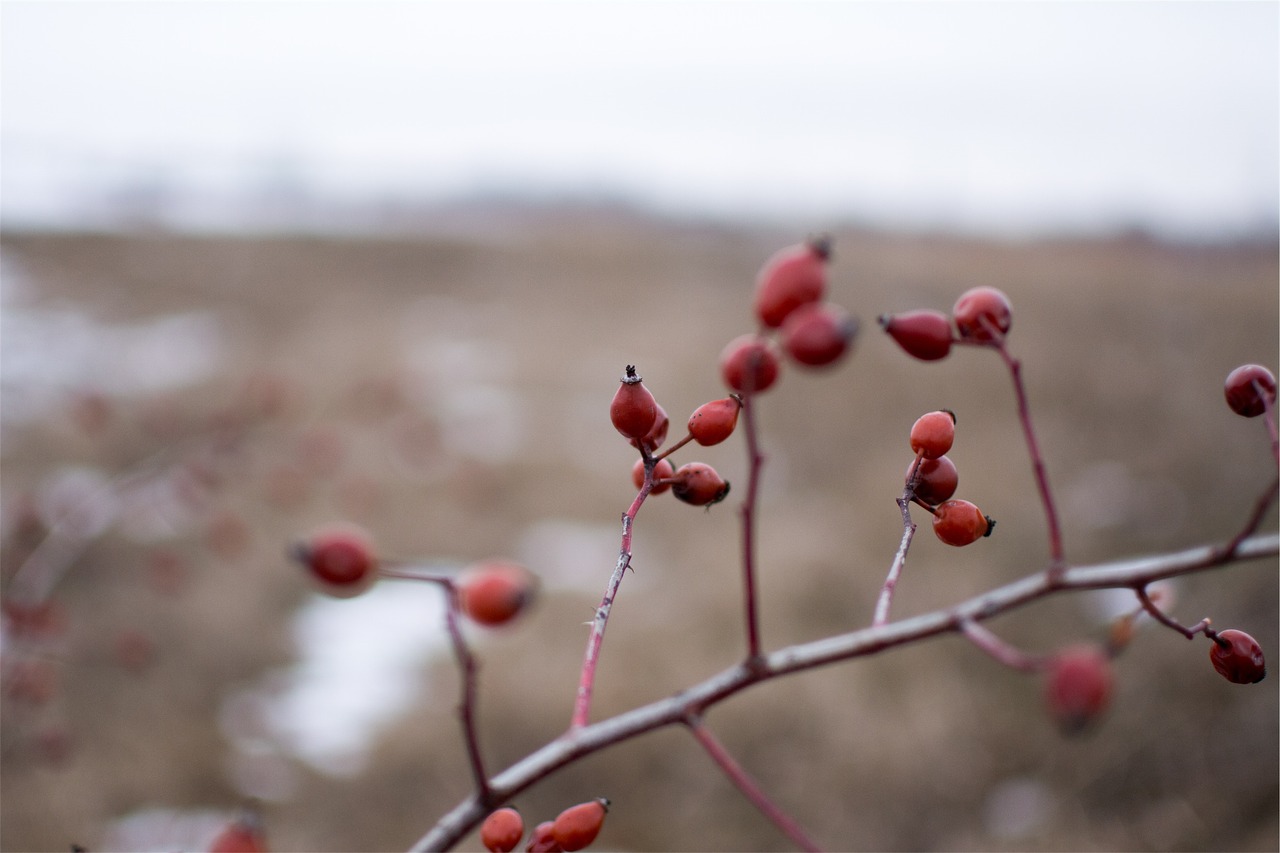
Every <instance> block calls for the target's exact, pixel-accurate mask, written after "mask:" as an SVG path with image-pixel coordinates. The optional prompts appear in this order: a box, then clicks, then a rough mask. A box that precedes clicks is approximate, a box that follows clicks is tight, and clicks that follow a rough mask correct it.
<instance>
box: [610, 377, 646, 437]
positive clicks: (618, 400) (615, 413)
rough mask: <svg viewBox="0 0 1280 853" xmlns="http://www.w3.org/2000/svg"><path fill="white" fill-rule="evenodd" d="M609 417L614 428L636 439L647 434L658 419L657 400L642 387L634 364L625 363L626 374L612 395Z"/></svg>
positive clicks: (642, 383)
mask: <svg viewBox="0 0 1280 853" xmlns="http://www.w3.org/2000/svg"><path fill="white" fill-rule="evenodd" d="M609 418H610V419H611V420H612V421H613V426H614V429H616V430H617V431H618V432H620V433H622V434H623V435H624V436H626V437H627V438H630V439H634V440H636V441H639V440H640V439H643V438H644V437H645V436H646V435H648V434H649V430H651V429H653V424H654V422H655V421H657V419H658V401H657V400H655V399H653V394H651V393H649V389H648V388H646V387H644V382H642V381H641V379H640V377H639V376H638V375H637V374H636V367H635V365H634V364H628V365H627V375H626V376H624V377H622V384H621V385H620V386H619V387H618V390H617V393H615V394H614V395H613V402H612V403H610V404H609Z"/></svg>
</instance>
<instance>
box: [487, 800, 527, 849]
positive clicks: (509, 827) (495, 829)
mask: <svg viewBox="0 0 1280 853" xmlns="http://www.w3.org/2000/svg"><path fill="white" fill-rule="evenodd" d="M521 838H524V818H522V817H521V816H520V812H518V811H516V810H515V809H513V808H502V809H498V810H496V811H492V812H490V813H489V816H488V817H486V818H485V819H484V823H482V824H480V843H481V844H483V845H484V848H485V849H486V850H488V851H490V853H510V851H512V850H515V849H516V845H518V844H519V843H520V839H521Z"/></svg>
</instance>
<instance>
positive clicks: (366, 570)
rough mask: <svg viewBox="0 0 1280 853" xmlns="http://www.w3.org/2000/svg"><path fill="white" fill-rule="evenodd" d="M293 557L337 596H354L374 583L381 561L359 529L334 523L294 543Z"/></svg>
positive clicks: (323, 588)
mask: <svg viewBox="0 0 1280 853" xmlns="http://www.w3.org/2000/svg"><path fill="white" fill-rule="evenodd" d="M293 556H294V558H295V559H297V560H298V561H299V562H301V563H302V565H303V566H305V567H306V569H307V571H309V572H310V573H311V577H312V578H313V579H314V580H315V581H316V583H317V584H318V585H319V586H320V589H321V590H322V591H324V592H326V593H328V594H329V595H332V596H335V597H337V598H351V597H352V596H356V595H359V594H360V593H362V592H364V591H365V590H367V589H368V588H369V587H371V586H373V584H374V581H376V580H377V579H378V561H377V558H376V557H375V556H374V551H373V542H372V540H370V538H369V536H368V535H367V534H366V533H365V532H364V531H363V530H361V529H360V528H358V527H354V526H352V525H333V526H331V527H326V528H322V529H321V530H318V531H316V532H315V533H313V534H312V535H311V537H310V538H308V539H307V540H306V541H305V542H299V543H298V544H297V545H295V546H294V549H293Z"/></svg>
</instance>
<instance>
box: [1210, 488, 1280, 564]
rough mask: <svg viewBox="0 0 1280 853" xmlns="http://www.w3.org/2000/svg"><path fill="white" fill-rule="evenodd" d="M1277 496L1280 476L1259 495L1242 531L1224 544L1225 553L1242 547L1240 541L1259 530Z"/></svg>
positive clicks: (1279, 493)
mask: <svg viewBox="0 0 1280 853" xmlns="http://www.w3.org/2000/svg"><path fill="white" fill-rule="evenodd" d="M1277 496H1280V477H1277V478H1276V479H1275V480H1273V481H1272V482H1271V485H1269V486H1267V488H1266V490H1265V491H1263V493H1262V494H1261V495H1260V496H1259V497H1258V499H1257V501H1256V502H1255V503H1254V505H1253V512H1252V513H1251V514H1250V515H1249V518H1248V519H1247V520H1246V521H1245V524H1244V527H1242V528H1240V532H1239V533H1237V534H1236V535H1235V536H1233V537H1232V538H1231V541H1230V542H1227V543H1226V544H1225V545H1223V546H1222V551H1223V553H1224V554H1228V555H1230V554H1232V553H1234V552H1235V549H1236V548H1239V547H1240V543H1241V542H1243V541H1244V540H1246V539H1248V538H1249V537H1250V536H1252V535H1253V534H1254V533H1256V532H1257V531H1258V526H1259V525H1260V524H1262V519H1263V518H1265V517H1266V515H1267V511H1268V510H1269V509H1271V505H1272V504H1273V503H1275V501H1276V498H1277Z"/></svg>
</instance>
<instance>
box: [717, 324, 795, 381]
mask: <svg viewBox="0 0 1280 853" xmlns="http://www.w3.org/2000/svg"><path fill="white" fill-rule="evenodd" d="M781 367H782V364H781V362H780V360H779V359H778V348H777V346H776V345H775V344H774V343H773V341H771V340H769V339H768V338H762V337H759V336H758V335H740V336H739V337H736V338H734V339H733V340H731V341H729V343H728V344H727V345H726V346H725V348H724V349H723V350H721V352H720V375H721V377H722V378H723V379H724V384H726V385H728V386H729V387H730V388H731V389H732V390H734V391H737V392H738V393H739V394H752V393H760V392H761V391H766V390H768V389H769V387H770V386H772V385H773V383H774V382H776V381H778V373H779V371H780V370H781Z"/></svg>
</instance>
